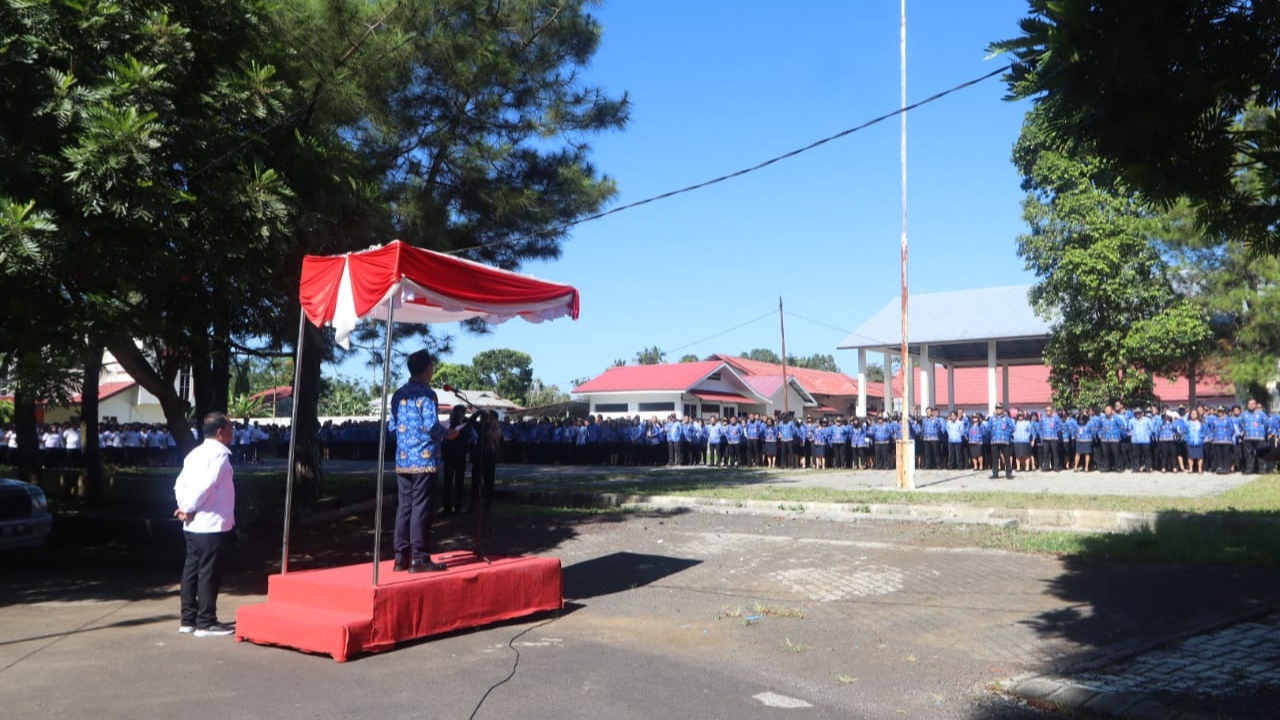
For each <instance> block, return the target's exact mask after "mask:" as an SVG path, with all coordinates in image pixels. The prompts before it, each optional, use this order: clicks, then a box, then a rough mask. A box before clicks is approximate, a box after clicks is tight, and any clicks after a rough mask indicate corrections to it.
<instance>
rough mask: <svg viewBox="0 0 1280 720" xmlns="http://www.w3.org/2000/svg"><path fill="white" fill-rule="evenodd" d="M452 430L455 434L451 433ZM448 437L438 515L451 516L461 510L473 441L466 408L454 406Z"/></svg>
mask: <svg viewBox="0 0 1280 720" xmlns="http://www.w3.org/2000/svg"><path fill="white" fill-rule="evenodd" d="M454 428H457V429H458V432H457V433H454V432H452V431H453V429H454ZM449 430H450V432H449V435H448V437H446V438H445V440H444V442H443V443H442V444H443V445H444V451H443V455H444V482H443V483H441V488H440V514H441V515H452V514H453V513H456V512H460V511H461V510H462V486H463V483H464V482H465V481H466V478H467V453H468V452H469V451H470V450H471V444H472V441H473V440H474V439H475V430H474V429H473V428H472V427H471V426H470V425H468V424H467V408H466V407H465V406H463V405H455V406H454V408H453V411H452V412H451V413H450V415H449Z"/></svg>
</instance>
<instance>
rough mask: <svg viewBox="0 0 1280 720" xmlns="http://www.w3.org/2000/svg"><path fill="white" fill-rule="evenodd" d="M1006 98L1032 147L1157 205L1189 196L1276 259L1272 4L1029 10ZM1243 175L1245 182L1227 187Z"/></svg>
mask: <svg viewBox="0 0 1280 720" xmlns="http://www.w3.org/2000/svg"><path fill="white" fill-rule="evenodd" d="M1028 4H1029V7H1030V11H1031V15H1030V16H1029V17H1027V18H1026V19H1024V20H1023V21H1022V22H1021V25H1020V27H1021V34H1020V35H1019V36H1018V37H1016V38H1013V39H1011V40H1007V41H1004V42H1000V43H997V44H996V48H997V49H999V50H1006V51H1009V52H1011V53H1012V54H1014V55H1015V56H1016V59H1017V60H1019V61H1020V62H1019V64H1018V65H1017V66H1015V67H1014V68H1013V70H1012V72H1011V73H1010V74H1009V77H1008V81H1009V88H1010V94H1011V96H1012V97H1013V98H1032V99H1034V101H1035V105H1036V108H1037V110H1038V111H1039V113H1040V115H1041V117H1042V124H1043V126H1044V132H1045V141H1046V142H1050V143H1052V145H1053V146H1054V147H1056V148H1057V149H1059V150H1062V151H1063V152H1066V153H1069V154H1072V155H1088V156H1089V157H1090V158H1091V159H1092V161H1093V162H1095V163H1097V165H1098V167H1099V168H1100V169H1104V170H1106V171H1107V172H1112V173H1115V174H1117V175H1118V176H1120V177H1122V178H1123V179H1124V180H1125V182H1126V183H1127V184H1128V186H1129V187H1131V188H1133V190H1134V191H1136V192H1138V193H1139V194H1140V195H1141V196H1142V197H1144V198H1146V199H1149V200H1153V201H1156V203H1158V204H1161V205H1165V206H1167V205H1170V204H1172V203H1174V202H1177V201H1178V200H1180V199H1182V198H1189V200H1190V203H1191V206H1192V207H1193V209H1194V211H1195V214H1196V217H1197V219H1198V221H1199V223H1200V224H1201V225H1202V226H1203V227H1206V228H1208V229H1209V230H1210V231H1211V232H1212V233H1213V234H1216V235H1222V236H1229V237H1232V238H1234V239H1236V240H1240V241H1243V242H1245V243H1247V244H1249V245H1251V246H1253V247H1255V248H1256V249H1258V250H1261V251H1264V252H1266V253H1268V254H1273V255H1274V254H1280V120H1278V119H1277V117H1276V115H1275V114H1274V112H1271V113H1268V114H1266V115H1265V116H1263V117H1262V118H1260V122H1258V123H1256V124H1252V125H1242V124H1241V122H1240V121H1241V119H1242V118H1243V117H1244V116H1245V115H1246V113H1247V112H1248V111H1249V110H1250V109H1253V108H1261V109H1264V110H1268V111H1274V110H1276V109H1277V107H1280V73H1277V72H1276V58H1277V57H1280V4H1277V3H1275V2H1239V1H1238V0H1162V1H1161V2H1148V3H1144V2H1097V1H1096V0H1029V3H1028ZM1243 166H1254V167H1255V168H1256V169H1257V174H1258V178H1257V182H1255V183H1253V184H1251V185H1249V186H1248V187H1241V186H1240V185H1239V184H1238V183H1237V175H1238V170H1239V168H1241V167H1243Z"/></svg>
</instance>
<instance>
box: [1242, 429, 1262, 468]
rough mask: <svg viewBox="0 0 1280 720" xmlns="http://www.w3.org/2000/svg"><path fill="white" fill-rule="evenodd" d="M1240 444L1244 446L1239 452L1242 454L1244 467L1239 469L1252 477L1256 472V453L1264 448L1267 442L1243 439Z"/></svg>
mask: <svg viewBox="0 0 1280 720" xmlns="http://www.w3.org/2000/svg"><path fill="white" fill-rule="evenodd" d="M1242 444H1243V445H1244V449H1243V450H1241V452H1242V453H1243V454H1244V458H1243V459H1244V465H1243V467H1242V468H1241V469H1242V471H1243V472H1244V473H1245V474H1246V475H1252V474H1254V473H1255V472H1257V471H1258V451H1259V450H1261V449H1262V448H1263V447H1265V446H1266V444H1267V441H1266V440H1253V439H1250V438H1245V439H1244V440H1243V441H1242Z"/></svg>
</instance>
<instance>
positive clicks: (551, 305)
mask: <svg viewBox="0 0 1280 720" xmlns="http://www.w3.org/2000/svg"><path fill="white" fill-rule="evenodd" d="M299 297H300V299H301V301H302V309H303V312H305V313H306V315H307V319H308V320H310V321H311V323H312V324H313V325H316V326H317V327H321V326H323V325H325V324H332V325H333V327H334V329H335V330H336V331H337V340H338V342H339V344H341V345H342V346H343V347H347V338H348V337H349V336H350V335H351V331H352V330H354V329H355V326H356V323H357V322H359V321H360V320H362V319H364V318H366V317H374V318H377V319H380V320H381V319H386V312H387V307H388V305H387V301H388V300H394V301H395V303H396V304H395V316H394V317H395V320H396V321H397V322H407V323H441V322H455V321H458V320H469V319H471V318H477V317H478V318H483V319H484V321H485V322H488V323H492V324H496V323H501V322H505V321H506V320H509V319H511V318H513V317H522V318H524V319H525V320H528V321H530V322H542V321H544V320H553V319H555V318H559V317H564V316H566V315H567V316H569V317H572V318H573V319H575V320H576V319H577V318H578V302H579V299H578V291H577V290H576V289H574V288H573V287H572V286H570V285H562V284H560V283H552V282H546V281H544V280H537V279H535V278H531V277H528V276H526V275H520V274H518V273H513V272H508V271H506V270H499V269H497V268H492V267H489V266H487V265H481V264H480V263H476V262H472V261H470V260H464V259H462V258H457V257H453V256H450V255H443V254H441V253H437V252H432V251H430V250H423V249H422V248H416V247H413V246H412V245H408V244H406V243H404V242H402V241H400V240H396V241H394V242H391V243H388V244H386V245H383V246H382V247H378V248H372V249H369V250H364V251H361V252H354V253H347V254H345V255H308V256H306V257H305V258H303V260H302V282H301V283H300V288H299Z"/></svg>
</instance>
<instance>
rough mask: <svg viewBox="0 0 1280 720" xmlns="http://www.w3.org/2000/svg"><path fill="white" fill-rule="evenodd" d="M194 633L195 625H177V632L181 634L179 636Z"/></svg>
mask: <svg viewBox="0 0 1280 720" xmlns="http://www.w3.org/2000/svg"><path fill="white" fill-rule="evenodd" d="M195 631H196V626H195V625H179V626H178V632H179V633H181V634H183V635H190V634H191V633H193V632H195Z"/></svg>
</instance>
